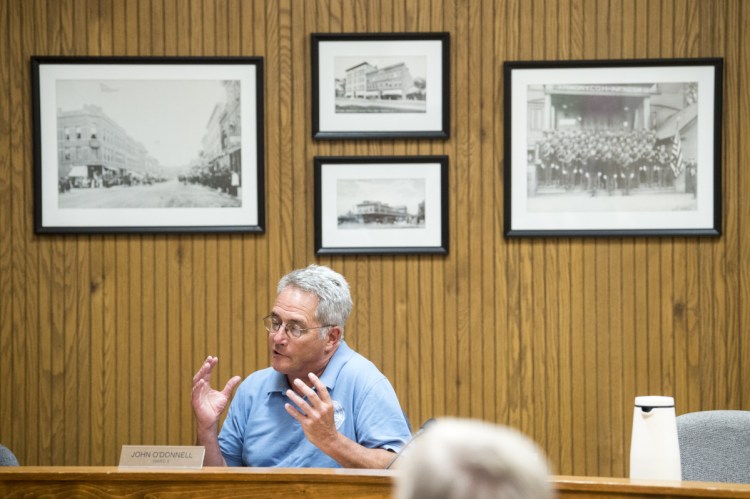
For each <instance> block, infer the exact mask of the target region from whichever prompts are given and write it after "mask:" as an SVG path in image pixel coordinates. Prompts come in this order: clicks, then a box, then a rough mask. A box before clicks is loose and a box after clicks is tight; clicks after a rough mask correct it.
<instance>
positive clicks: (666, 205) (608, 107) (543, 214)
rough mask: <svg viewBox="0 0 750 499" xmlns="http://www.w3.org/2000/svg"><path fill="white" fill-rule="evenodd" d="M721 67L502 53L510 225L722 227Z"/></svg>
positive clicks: (664, 232)
mask: <svg viewBox="0 0 750 499" xmlns="http://www.w3.org/2000/svg"><path fill="white" fill-rule="evenodd" d="M722 71H723V60H722V59H717V58H709V59H667V60H662V59H659V60H655V59H647V60H623V61H616V60H606V61H605V60H598V61H570V62H568V61H566V62H551V61H550V62H538V61H537V62H532V61H515V62H514V61H509V62H506V63H505V66H504V75H505V80H504V85H505V87H504V93H505V115H504V120H505V136H504V144H505V157H504V160H505V161H504V163H505V164H504V168H505V171H504V180H505V185H504V189H505V213H504V222H505V235H506V236H508V237H533V236H719V235H720V234H721V122H722V116H721V109H722Z"/></svg>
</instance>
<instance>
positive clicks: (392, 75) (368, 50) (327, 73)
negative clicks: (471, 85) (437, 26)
mask: <svg viewBox="0 0 750 499" xmlns="http://www.w3.org/2000/svg"><path fill="white" fill-rule="evenodd" d="M311 42H312V47H311V50H310V54H311V59H312V66H311V73H312V74H311V76H312V122H313V123H312V131H313V138H314V139H347V138H348V139H358V138H378V139H383V138H447V137H448V132H449V128H450V118H449V112H450V89H449V83H450V73H449V61H450V59H449V54H450V49H449V42H450V35H449V34H448V33H382V34H371V33H370V34H368V33H349V34H325V33H313V34H312V35H311Z"/></svg>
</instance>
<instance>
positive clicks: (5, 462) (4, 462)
mask: <svg viewBox="0 0 750 499" xmlns="http://www.w3.org/2000/svg"><path fill="white" fill-rule="evenodd" d="M0 466H18V459H16V456H14V455H13V453H12V452H11V451H10V449H8V448H7V447H6V446H4V445H2V444H0Z"/></svg>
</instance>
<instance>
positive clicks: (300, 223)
mask: <svg viewBox="0 0 750 499" xmlns="http://www.w3.org/2000/svg"><path fill="white" fill-rule="evenodd" d="M390 31H396V32H399V31H401V32H404V31H448V32H450V34H451V66H452V74H451V78H452V82H451V85H452V87H451V116H452V123H451V136H450V139H449V140H446V141H434V140H371V141H333V142H316V141H312V139H311V129H310V121H311V119H310V115H311V112H310V68H309V66H310V64H309V57H310V47H309V39H310V38H309V34H310V33H311V32H390ZM749 33H750V3H748V2H744V1H742V0H726V1H720V0H309V1H306V0H128V1H125V0H46V1H45V0H4V1H2V2H0V60H2V64H0V380H2V381H1V382H0V441H1V442H2V443H4V444H5V445H7V446H9V447H10V448H12V449H13V450H14V451H15V452H16V453H17V454H18V457H19V459H20V460H21V462H22V463H24V464H29V465H108V464H116V462H117V459H118V458H119V450H120V446H121V445H123V444H174V445H177V444H191V443H192V442H193V422H192V417H191V410H190V402H189V393H190V379H191V377H192V375H193V373H194V371H195V369H196V368H197V366H198V365H199V363H200V362H201V361H202V360H203V359H204V358H205V356H206V355H207V354H216V355H218V356H219V357H220V359H221V360H220V368H219V372H218V376H217V380H218V381H220V382H221V383H224V382H225V381H226V379H228V377H229V376H230V375H232V374H246V373H249V372H251V371H252V370H254V369H257V368H260V367H264V366H266V365H267V355H266V346H265V334H264V333H263V330H262V328H261V323H260V318H261V317H262V316H263V315H264V313H265V312H266V311H267V310H268V309H269V307H270V304H271V303H272V300H273V295H274V292H273V290H274V289H275V283H276V281H277V279H278V278H279V277H280V276H281V275H282V274H283V273H284V272H286V271H288V270H290V269H292V268H294V267H299V266H304V265H307V264H308V263H310V262H313V261H317V262H319V263H322V264H326V265H330V266H332V267H333V268H335V269H336V270H338V271H340V272H342V273H343V274H344V275H345V276H346V277H347V278H348V280H349V282H350V284H351V287H352V291H353V294H354V298H355V302H356V306H355V311H354V314H353V317H352V319H351V323H350V324H349V327H348V329H347V337H348V340H349V342H350V344H352V345H353V346H354V347H355V348H356V349H358V350H359V351H360V352H362V353H363V354H365V355H366V356H368V357H370V358H371V359H372V360H373V361H374V362H375V363H376V364H377V365H378V366H380V368H381V369H382V370H383V371H384V372H385V373H386V375H387V376H388V377H389V378H390V380H391V381H392V382H393V384H394V386H395V388H396V390H397V392H398V395H399V396H400V398H401V401H402V403H403V405H404V407H405V409H406V411H407V413H408V415H409V417H410V418H411V421H412V423H413V424H414V425H415V426H419V425H420V424H421V422H422V421H423V420H424V419H426V418H428V417H432V416H441V415H457V416H463V417H472V418H480V419H484V420H488V421H495V422H498V423H504V424H508V425H511V426H514V427H516V428H518V429H520V430H522V431H524V432H526V433H527V434H529V435H530V436H532V437H533V438H534V439H536V440H537V441H538V442H539V443H540V444H541V445H542V446H543V447H544V448H545V449H546V451H547V452H548V454H549V456H550V458H551V460H552V462H553V465H554V468H555V470H556V471H557V472H559V473H562V474H577V475H613V476H624V475H626V474H627V461H628V450H629V443H630V427H631V419H632V404H633V397H634V396H635V395H644V394H669V395H674V396H675V398H676V402H677V412H678V413H684V412H689V411H696V410H706V409H745V410H748V409H750V380H749V379H748V377H749V376H750V340H748V336H747V334H746V331H747V329H748V328H749V327H750V308H748V307H747V306H746V305H744V306H743V303H744V304H747V302H748V297H749V295H750V267H749V266H748V263H750V262H748V259H750V236H749V235H748V232H747V231H746V230H745V229H743V227H747V225H748V222H749V221H750V197H748V196H747V192H748V191H750V175H748V174H747V173H744V170H743V168H745V169H746V168H747V164H748V155H749V153H750V124H748V123H749V122H748V119H747V116H748V115H750V97H749V94H748V90H747V85H748V81H750V44H749V43H748V42H749V38H748V37H749V36H750V35H749ZM31 55H144V56H145V55H195V56H198V55H201V56H211V55H258V56H263V57H264V58H265V65H266V66H265V67H266V78H265V85H266V87H265V88H266V95H265V106H266V115H265V131H266V156H267V157H266V179H267V186H266V199H267V203H266V206H267V214H268V215H267V218H268V220H267V231H266V233H265V234H262V235H252V234H248V235H182V236H178V235H171V236H168V235H116V236H115V235H106V236H101V235H79V236H75V235H72V236H45V237H38V236H35V235H34V234H33V230H32V227H33V221H32V209H33V196H32V169H33V168H32V165H33V157H32V122H31V100H30V99H31V97H30V74H29V57H30V56H31ZM704 56H711V57H723V58H724V59H725V80H724V81H725V83H724V97H725V99H724V101H725V104H724V114H723V119H724V121H723V125H724V137H723V143H722V150H723V193H724V227H723V228H724V233H723V235H722V236H721V237H720V238H718V239H694V238H654V239H643V238H636V239H633V238H612V239H585V238H571V239H566V238H556V239H537V240H506V239H504V237H503V236H502V218H503V213H502V206H503V183H502V171H503V164H502V158H503V147H502V137H503V107H504V105H505V103H504V102H503V99H502V95H503V94H502V88H503V78H502V63H503V61H505V60H525V59H535V60H544V59H559V60H569V59H603V58H613V59H620V58H623V59H628V58H655V57H704ZM343 154H352V155H391V154H396V155H401V154H407V155H414V154H447V155H448V156H449V157H450V217H449V218H450V254H449V255H448V256H446V257H443V256H349V257H326V258H316V257H315V255H314V251H313V215H312V209H311V207H312V203H313V192H312V183H313V176H312V158H313V156H315V155H343Z"/></svg>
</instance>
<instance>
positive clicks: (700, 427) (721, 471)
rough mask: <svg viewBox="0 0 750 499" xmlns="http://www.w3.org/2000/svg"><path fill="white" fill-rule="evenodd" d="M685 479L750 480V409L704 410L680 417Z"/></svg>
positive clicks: (678, 431)
mask: <svg viewBox="0 0 750 499" xmlns="http://www.w3.org/2000/svg"><path fill="white" fill-rule="evenodd" d="M677 438H678V440H679V442H680V461H681V464H682V479H683V480H692V481H700V482H729V483H750V411H702V412H690V413H687V414H683V415H681V416H678V417H677Z"/></svg>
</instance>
